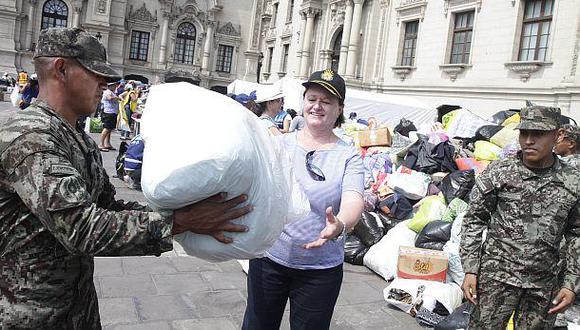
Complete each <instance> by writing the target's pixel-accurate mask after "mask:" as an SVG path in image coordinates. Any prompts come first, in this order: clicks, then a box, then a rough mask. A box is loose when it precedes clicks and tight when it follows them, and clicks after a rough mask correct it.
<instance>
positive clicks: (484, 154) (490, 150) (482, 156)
mask: <svg viewBox="0 0 580 330" xmlns="http://www.w3.org/2000/svg"><path fill="white" fill-rule="evenodd" d="M473 154H474V155H475V159H477V160H490V161H492V160H498V159H499V155H500V154H501V148H500V147H498V146H496V145H495V144H493V143H491V142H487V141H476V142H475V151H474V153H473Z"/></svg>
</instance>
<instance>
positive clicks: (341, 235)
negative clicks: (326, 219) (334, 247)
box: [331, 216, 346, 241]
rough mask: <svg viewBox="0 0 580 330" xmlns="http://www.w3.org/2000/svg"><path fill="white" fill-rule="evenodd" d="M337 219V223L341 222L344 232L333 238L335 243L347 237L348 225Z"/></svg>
mask: <svg viewBox="0 0 580 330" xmlns="http://www.w3.org/2000/svg"><path fill="white" fill-rule="evenodd" d="M334 218H335V219H336V221H338V222H340V223H341V224H342V231H341V232H340V234H338V236H336V237H334V238H331V240H333V241H338V240H341V239H342V238H343V237H344V236H345V235H346V224H345V223H344V222H342V220H340V219H339V218H338V217H337V216H335V217H334Z"/></svg>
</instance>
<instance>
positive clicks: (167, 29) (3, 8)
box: [0, 0, 252, 90]
mask: <svg viewBox="0 0 580 330" xmlns="http://www.w3.org/2000/svg"><path fill="white" fill-rule="evenodd" d="M251 5H252V0H245V1H235V0H230V1H218V0H197V1H196V0H114V1H112V0H0V70H3V71H7V72H15V70H21V69H23V70H26V71H28V72H32V71H33V66H32V53H33V52H32V50H33V49H34V44H35V41H36V40H37V38H38V34H39V33H40V31H41V29H44V28H46V27H52V26H68V27H82V28H84V29H85V30H87V31H89V32H90V33H93V34H94V35H95V36H97V37H98V38H100V39H101V42H103V44H104V45H105V46H106V47H107V51H108V55H109V61H110V62H111V63H112V64H113V66H114V67H115V68H116V69H117V70H119V72H121V73H122V74H123V75H124V76H126V77H128V78H133V79H139V80H142V81H148V82H151V83H156V82H160V81H189V82H192V83H195V84H199V85H202V86H205V87H208V88H214V89H218V90H219V89H223V88H225V86H227V85H228V83H229V82H231V81H232V80H234V79H236V78H237V77H240V76H243V75H244V70H245V55H244V52H245V50H246V49H247V48H248V45H247V44H246V43H247V42H246V40H245V36H247V35H250V32H249V31H248V28H247V26H248V23H249V19H248V17H250V16H251Z"/></svg>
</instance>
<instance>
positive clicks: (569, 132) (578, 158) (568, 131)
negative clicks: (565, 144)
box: [561, 125, 580, 169]
mask: <svg viewBox="0 0 580 330" xmlns="http://www.w3.org/2000/svg"><path fill="white" fill-rule="evenodd" d="M562 129H563V130H564V135H565V136H566V137H567V138H569V139H571V140H574V141H576V153H575V154H573V155H569V156H565V157H561V159H562V161H563V162H565V163H566V164H568V165H570V166H574V167H576V168H577V169H580V128H579V127H578V126H574V125H564V126H562Z"/></svg>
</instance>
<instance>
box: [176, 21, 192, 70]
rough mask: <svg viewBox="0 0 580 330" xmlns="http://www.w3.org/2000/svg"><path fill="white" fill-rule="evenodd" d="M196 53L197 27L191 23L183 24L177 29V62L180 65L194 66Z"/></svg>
mask: <svg viewBox="0 0 580 330" xmlns="http://www.w3.org/2000/svg"><path fill="white" fill-rule="evenodd" d="M194 51H195V26H193V24H191V23H181V24H180V25H179V27H178V28H177V39H176V41H175V61H176V62H178V63H185V64H193V54H194Z"/></svg>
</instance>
